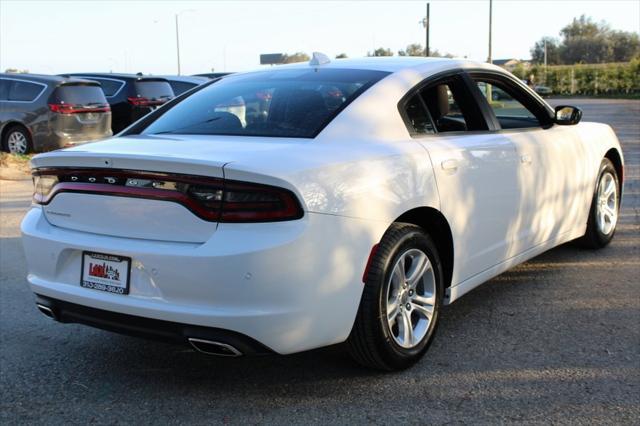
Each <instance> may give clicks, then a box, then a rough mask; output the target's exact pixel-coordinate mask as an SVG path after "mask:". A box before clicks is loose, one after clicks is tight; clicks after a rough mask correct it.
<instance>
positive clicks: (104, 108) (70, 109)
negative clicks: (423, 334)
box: [49, 103, 111, 114]
mask: <svg viewBox="0 0 640 426" xmlns="http://www.w3.org/2000/svg"><path fill="white" fill-rule="evenodd" d="M49 109H50V110H51V111H52V112H55V113H58V114H81V113H86V112H109V111H111V107H109V105H99V106H82V105H74V104H63V103H60V104H49Z"/></svg>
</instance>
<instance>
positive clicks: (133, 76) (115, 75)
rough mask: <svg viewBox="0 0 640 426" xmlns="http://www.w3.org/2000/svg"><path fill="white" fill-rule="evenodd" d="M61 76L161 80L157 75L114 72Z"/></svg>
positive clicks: (79, 73) (78, 73)
mask: <svg viewBox="0 0 640 426" xmlns="http://www.w3.org/2000/svg"><path fill="white" fill-rule="evenodd" d="M62 75H71V76H87V77H104V78H119V79H127V80H138V79H159V80H160V79H162V78H163V77H162V76H157V75H140V74H127V73H116V72H70V73H64V74H62Z"/></svg>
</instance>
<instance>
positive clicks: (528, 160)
mask: <svg viewBox="0 0 640 426" xmlns="http://www.w3.org/2000/svg"><path fill="white" fill-rule="evenodd" d="M520 162H521V163H522V164H531V156H530V155H529V154H523V155H521V156H520Z"/></svg>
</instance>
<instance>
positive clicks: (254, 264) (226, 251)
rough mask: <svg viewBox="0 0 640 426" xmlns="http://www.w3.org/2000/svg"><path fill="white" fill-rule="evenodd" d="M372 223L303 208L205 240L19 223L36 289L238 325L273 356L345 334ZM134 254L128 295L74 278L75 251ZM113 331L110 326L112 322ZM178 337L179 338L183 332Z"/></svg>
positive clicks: (98, 304) (107, 306)
mask: <svg viewBox="0 0 640 426" xmlns="http://www.w3.org/2000/svg"><path fill="white" fill-rule="evenodd" d="M372 226H374V227H375V228H378V227H379V226H380V225H379V224H371V223H370V222H363V221H358V220H355V219H349V218H343V217H338V216H332V215H321V214H313V213H310V214H307V215H306V216H305V217H304V218H303V219H301V220H297V221H290V222H279V223H260V224H233V225H231V224H219V226H218V230H217V231H216V232H215V233H214V235H213V236H212V237H211V238H210V240H209V241H207V242H206V243H204V244H193V243H173V242H166V241H151V240H142V239H128V238H119V237H110V236H105V235H98V234H91V233H85V232H80V231H73V230H68V229H64V228H60V227H56V226H53V225H51V224H50V223H49V222H48V221H47V220H46V218H45V217H44V214H43V212H42V209H41V208H39V207H34V208H32V209H31V210H30V211H29V212H28V213H27V215H26V216H25V218H24V220H23V222H22V233H23V245H24V249H25V253H26V257H27V263H28V268H29V274H28V281H29V283H30V286H31V289H32V290H33V292H34V293H36V294H37V295H39V296H41V297H44V298H49V299H55V300H58V301H61V302H67V303H71V304H74V305H79V306H82V307H87V308H92V309H96V310H100V311H107V312H112V313H119V314H124V315H131V316H135V317H141V318H146V319H150V320H160V321H167V322H171V323H177V324H183V325H189V326H200V327H205V328H213V329H222V330H227V331H230V332H235V333H239V334H241V335H243V336H247V337H248V338H250V339H253V340H255V341H257V342H259V343H260V344H261V345H264V346H265V347H267V348H269V349H271V350H273V351H275V352H277V353H281V354H287V353H294V352H299V351H303V350H307V349H312V348H316V347H321V346H326V345H330V344H334V343H338V342H341V341H344V340H345V339H346V338H347V337H348V335H349V333H350V331H351V327H352V325H353V321H354V319H355V315H356V312H357V309H358V305H359V301H360V297H361V293H362V287H363V284H362V273H363V270H364V267H365V264H366V261H367V256H368V254H369V251H370V248H371V246H372V245H373V244H375V241H374V240H376V235H377V232H375V231H373V230H372V228H371V227H372ZM85 250H86V251H94V252H101V253H107V254H114V255H118V256H126V257H130V258H131V259H132V267H131V281H130V289H129V294H128V295H119V294H111V293H107V292H103V291H97V290H93V289H87V288H83V287H81V286H80V274H81V258H82V252H83V251H85ZM116 331H118V330H116ZM183 337H184V336H183Z"/></svg>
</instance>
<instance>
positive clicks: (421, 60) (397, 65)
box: [262, 56, 502, 73]
mask: <svg viewBox="0 0 640 426" xmlns="http://www.w3.org/2000/svg"><path fill="white" fill-rule="evenodd" d="M316 66H317V67H319V68H351V69H365V70H376V71H386V72H390V73H393V72H397V71H402V70H405V69H424V68H429V67H433V68H441V67H443V66H444V67H447V68H488V69H499V70H502V68H500V67H497V66H495V65H491V64H488V63H484V62H475V61H470V60H468V59H458V58H434V57H428V58H425V57H421V56H375V57H374V56H372V57H364V58H347V59H331V61H330V62H329V63H325V64H321V65H316ZM308 67H310V65H309V62H297V63H295V64H287V65H278V66H277V67H269V68H268V70H270V71H272V70H274V69H279V68H287V69H291V68H308ZM262 70H267V68H262Z"/></svg>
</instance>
